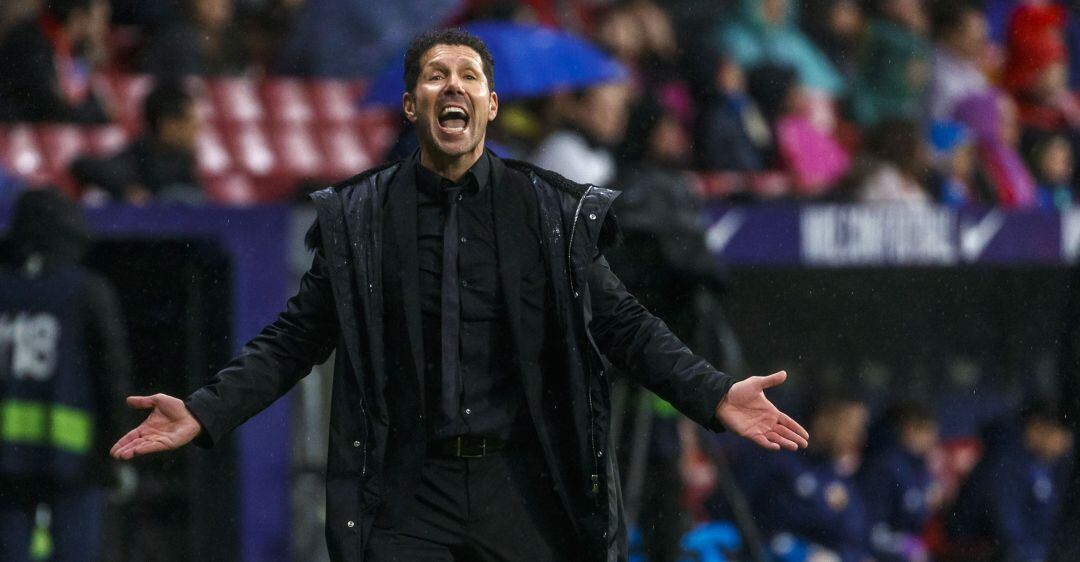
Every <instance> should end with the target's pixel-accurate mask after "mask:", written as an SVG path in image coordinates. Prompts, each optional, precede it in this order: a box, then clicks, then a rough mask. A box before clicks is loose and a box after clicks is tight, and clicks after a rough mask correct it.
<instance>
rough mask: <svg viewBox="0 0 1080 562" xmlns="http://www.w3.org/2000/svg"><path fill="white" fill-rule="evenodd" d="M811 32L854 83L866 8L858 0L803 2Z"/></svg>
mask: <svg viewBox="0 0 1080 562" xmlns="http://www.w3.org/2000/svg"><path fill="white" fill-rule="evenodd" d="M803 5H804V6H806V8H805V9H804V10H803V27H805V28H806V33H807V35H809V36H810V38H811V39H812V40H813V42H814V44H815V45H817V46H818V47H819V48H820V49H821V51H822V52H823V53H824V54H825V56H827V57H828V58H829V60H830V61H832V63H833V65H834V66H835V67H836V69H837V70H838V71H839V72H840V74H841V75H842V76H843V77H844V79H845V81H846V82H849V83H851V82H853V81H854V78H855V72H856V69H857V66H858V64H857V63H858V61H857V60H856V59H857V57H858V52H859V44H860V42H861V41H862V35H863V10H862V7H861V5H860V3H859V2H857V1H855V0H809V1H808V2H804V3H803Z"/></svg>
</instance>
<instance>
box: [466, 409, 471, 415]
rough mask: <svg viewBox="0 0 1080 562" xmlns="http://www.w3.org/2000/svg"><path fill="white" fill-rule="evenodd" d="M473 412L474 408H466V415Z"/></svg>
mask: <svg viewBox="0 0 1080 562" xmlns="http://www.w3.org/2000/svg"><path fill="white" fill-rule="evenodd" d="M469 414H472V408H465V415H466V416H467V415H469Z"/></svg>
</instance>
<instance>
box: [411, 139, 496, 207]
mask: <svg viewBox="0 0 1080 562" xmlns="http://www.w3.org/2000/svg"><path fill="white" fill-rule="evenodd" d="M490 184H491V162H490V160H489V156H488V153H487V151H486V150H485V151H484V152H483V153H481V154H480V158H479V159H477V160H476V163H474V164H473V165H472V167H471V168H469V170H468V171H467V172H465V175H463V176H461V179H459V180H458V181H457V182H452V181H450V180H449V179H448V178H445V177H443V176H441V175H439V174H438V173H437V172H435V171H434V170H431V169H428V168H425V167H424V166H423V165H422V164H420V158H419V157H417V158H416V186H417V188H418V189H420V190H421V191H423V192H425V193H427V194H428V195H433V196H437V195H440V193H441V191H442V189H443V186H444V185H445V186H448V187H458V186H462V185H465V186H467V187H466V188H465V191H475V192H477V193H482V192H483V191H484V190H485V189H487V187H488V185H490Z"/></svg>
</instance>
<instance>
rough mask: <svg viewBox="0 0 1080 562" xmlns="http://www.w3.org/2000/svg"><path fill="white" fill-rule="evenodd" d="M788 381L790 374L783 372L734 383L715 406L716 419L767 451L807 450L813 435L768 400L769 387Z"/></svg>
mask: <svg viewBox="0 0 1080 562" xmlns="http://www.w3.org/2000/svg"><path fill="white" fill-rule="evenodd" d="M785 380H787V372H785V371H780V372H778V373H773V374H771V375H769V376H767V377H750V378H747V379H745V380H741V381H739V382H737V383H735V384H734V385H732V387H731V389H730V390H728V393H727V396H725V397H724V399H723V400H721V401H720V404H719V405H717V406H716V418H717V419H719V420H720V422H721V423H723V424H724V427H726V428H728V430H730V431H733V432H735V433H737V434H739V435H741V436H743V437H745V438H747V439H749V440H751V441H753V442H754V443H757V444H758V445H761V446H762V447H764V448H766V449H771V450H773V451H778V450H780V448H781V447H783V448H785V449H788V450H791V451H794V450H797V449H799V448H800V447H806V446H807V445H808V444H809V441H808V439H810V434H809V433H807V431H806V430H805V429H803V426H801V425H799V424H798V422H796V421H795V420H793V419H791V417H789V416H788V415H787V414H785V413H783V412H781V411H780V410H778V409H777V408H776V406H773V403H772V402H769V399H768V398H765V389H766V388H772V387H774V386H778V385H780V384H781V383H783V382H784V381H785Z"/></svg>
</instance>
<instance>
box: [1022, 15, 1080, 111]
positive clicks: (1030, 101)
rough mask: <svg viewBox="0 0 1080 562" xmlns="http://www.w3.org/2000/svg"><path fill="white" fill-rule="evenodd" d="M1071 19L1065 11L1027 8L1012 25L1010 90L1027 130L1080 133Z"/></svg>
mask: <svg viewBox="0 0 1080 562" xmlns="http://www.w3.org/2000/svg"><path fill="white" fill-rule="evenodd" d="M1065 17H1066V12H1065V8H1064V7H1062V6H1060V5H1057V4H1039V3H1026V4H1023V5H1021V6H1019V7H1018V8H1016V11H1015V12H1013V15H1012V18H1011V19H1010V20H1009V35H1008V39H1009V40H1008V44H1007V46H1008V57H1007V59H1006V64H1005V76H1004V85H1005V88H1006V89H1007V90H1008V91H1009V93H1011V94H1012V95H1013V97H1014V99H1016V102H1017V106H1018V108H1019V111H1020V122H1021V123H1022V124H1023V125H1024V127H1025V128H1033V129H1037V130H1040V131H1063V130H1065V129H1066V128H1075V127H1080V105H1078V104H1077V102H1076V99H1075V98H1074V96H1073V94H1072V92H1070V91H1069V85H1068V76H1067V72H1068V53H1067V51H1066V49H1065Z"/></svg>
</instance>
